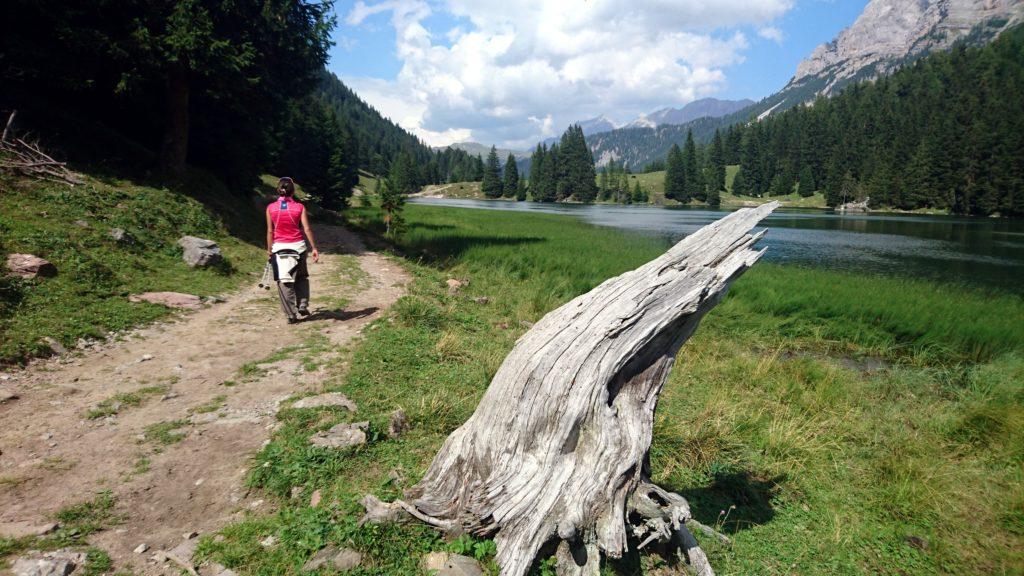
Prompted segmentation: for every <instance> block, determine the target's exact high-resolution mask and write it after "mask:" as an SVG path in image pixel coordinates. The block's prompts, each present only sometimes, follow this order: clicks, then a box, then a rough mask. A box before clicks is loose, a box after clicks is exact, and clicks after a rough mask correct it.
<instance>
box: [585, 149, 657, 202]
mask: <svg viewBox="0 0 1024 576" xmlns="http://www.w3.org/2000/svg"><path fill="white" fill-rule="evenodd" d="M631 174H632V172H630V170H629V167H627V166H625V165H624V164H623V163H622V162H620V161H616V160H612V161H611V162H609V163H608V164H606V165H604V166H602V167H601V175H600V176H599V177H598V184H597V190H598V198H600V199H601V201H603V202H617V203H619V204H647V202H648V201H649V200H650V198H649V196H648V194H647V191H646V190H644V189H643V187H641V186H640V182H639V181H636V182H634V183H633V187H632V189H631V188H630V186H629V176H630V175H631Z"/></svg>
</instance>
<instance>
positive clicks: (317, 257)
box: [313, 248, 320, 264]
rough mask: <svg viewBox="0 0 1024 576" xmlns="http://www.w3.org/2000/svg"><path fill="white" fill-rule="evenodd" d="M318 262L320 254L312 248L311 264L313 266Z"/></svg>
mask: <svg viewBox="0 0 1024 576" xmlns="http://www.w3.org/2000/svg"><path fill="white" fill-rule="evenodd" d="M319 261H320V253H319V252H317V250H316V248H313V263H314V264H315V263H317V262H319Z"/></svg>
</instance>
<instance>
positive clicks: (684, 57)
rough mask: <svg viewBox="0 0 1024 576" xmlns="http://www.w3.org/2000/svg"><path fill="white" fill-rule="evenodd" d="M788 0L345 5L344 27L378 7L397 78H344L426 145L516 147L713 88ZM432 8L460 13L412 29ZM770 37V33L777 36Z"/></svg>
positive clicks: (407, 0)
mask: <svg viewBox="0 0 1024 576" xmlns="http://www.w3.org/2000/svg"><path fill="white" fill-rule="evenodd" d="M791 5H792V0H714V1H711V0H653V1H647V2H643V3H637V2H633V1H631V0H562V1H558V2H554V1H544V0H502V1H501V2H491V1H486V2H485V1H483V0H442V2H441V3H439V4H428V3H426V2H424V1H422V0H384V1H382V2H375V3H367V2H364V1H359V2H356V4H355V5H354V6H353V7H352V9H351V10H350V11H349V13H348V14H347V15H346V17H345V22H346V23H347V24H348V25H350V26H360V25H364V22H365V21H366V19H367V18H369V17H371V16H373V15H375V14H382V13H388V14H390V24H391V25H392V26H393V27H394V30H395V43H396V45H395V54H396V56H397V57H398V59H399V60H400V61H401V62H402V68H401V71H400V72H399V73H398V76H397V78H395V79H394V80H390V81H381V80H372V79H351V78H346V79H345V80H346V81H347V82H349V83H350V84H352V87H353V89H355V90H356V91H357V92H358V93H359V94H360V95H361V96H363V97H364V98H365V99H366V100H367V101H368V102H370V103H371V104H373V105H374V106H376V107H377V108H378V109H380V110H381V111H382V112H384V113H385V114H387V115H388V116H390V117H391V118H392V119H393V120H395V121H397V122H399V123H400V124H401V125H402V126H404V127H406V128H408V129H410V130H412V131H414V132H416V133H417V134H418V135H420V136H421V137H422V138H423V139H425V140H426V141H427V142H429V143H431V144H434V145H444V144H448V143H451V142H457V141H461V140H467V139H470V138H472V139H475V140H478V141H481V142H485V143H497V144H501V145H504V146H515V147H524V146H529V145H532V144H533V143H535V142H536V141H537V140H539V139H541V138H544V137H546V136H550V135H552V134H554V133H557V132H559V131H560V130H562V129H563V128H564V127H565V126H566V125H568V124H569V123H570V122H572V121H575V120H580V119H584V118H588V117H591V116H596V115H598V114H601V113H609V114H610V115H612V116H613V117H614V118H616V119H617V120H619V121H623V120H628V119H630V118H632V117H634V116H636V115H638V114H640V113H642V112H647V111H650V110H651V109H653V108H655V107H660V106H665V105H681V104H684V103H686V102H689V101H691V100H694V99H696V98H700V97H703V96H706V95H709V94H712V93H714V92H715V91H717V90H719V89H721V88H722V87H723V85H724V83H725V80H726V76H725V72H724V69H725V68H727V67H728V66H730V65H733V64H736V63H738V62H741V61H742V59H743V51H744V50H745V49H746V48H747V46H748V41H747V38H746V36H745V35H744V34H743V33H742V32H741V31H740V30H738V28H739V27H742V26H756V27H759V28H758V33H759V34H760V35H762V36H763V35H764V34H765V32H764V31H765V30H768V29H770V28H771V26H770V25H769V24H770V22H771V21H773V20H774V19H776V18H778V17H779V16H781V15H782V14H784V13H785V12H786V11H788V10H789V9H790V8H791ZM433 10H443V11H445V12H448V13H450V14H451V15H453V16H455V17H456V18H458V19H459V20H460V24H459V25H458V26H455V27H451V28H450V29H447V30H438V31H436V32H431V31H430V30H428V29H427V28H426V27H425V25H424V20H426V19H427V18H428V17H429V16H430V15H431V14H432V11H433ZM780 34H781V33H780Z"/></svg>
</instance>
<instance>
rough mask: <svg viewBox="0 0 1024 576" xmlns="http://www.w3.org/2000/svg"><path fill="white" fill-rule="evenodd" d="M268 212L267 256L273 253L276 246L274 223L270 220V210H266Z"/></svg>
mask: <svg viewBox="0 0 1024 576" xmlns="http://www.w3.org/2000/svg"><path fill="white" fill-rule="evenodd" d="M265 212H266V213H267V258H270V256H271V255H272V254H273V252H272V250H271V249H272V247H273V246H274V223H273V222H272V221H271V220H270V210H266V211H265Z"/></svg>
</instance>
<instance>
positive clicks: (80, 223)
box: [74, 220, 89, 228]
mask: <svg viewBox="0 0 1024 576" xmlns="http://www.w3.org/2000/svg"><path fill="white" fill-rule="evenodd" d="M74 225H75V226H78V227H79V228H88V227H89V223H88V222H86V221H85V220H75V221H74Z"/></svg>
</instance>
